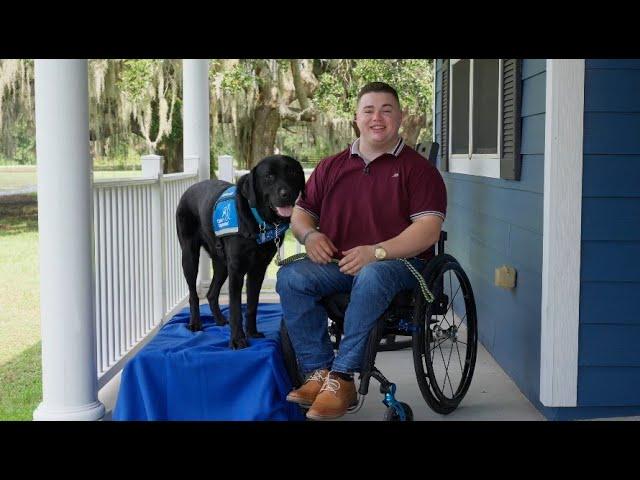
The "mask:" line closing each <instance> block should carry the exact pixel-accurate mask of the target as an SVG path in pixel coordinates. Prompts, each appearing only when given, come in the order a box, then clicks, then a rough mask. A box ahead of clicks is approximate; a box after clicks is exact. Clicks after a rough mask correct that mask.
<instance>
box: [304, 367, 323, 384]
mask: <svg viewBox="0 0 640 480" xmlns="http://www.w3.org/2000/svg"><path fill="white" fill-rule="evenodd" d="M324 379H325V376H324V375H322V371H321V370H316V371H315V372H313V374H312V375H311V376H310V377H309V378H308V379H307V382H310V381H311V380H315V381H316V382H320V383H324ZM305 383H306V382H305Z"/></svg>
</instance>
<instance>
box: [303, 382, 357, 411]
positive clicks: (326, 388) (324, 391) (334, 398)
mask: <svg viewBox="0 0 640 480" xmlns="http://www.w3.org/2000/svg"><path fill="white" fill-rule="evenodd" d="M357 403H358V394H357V392H356V383H355V381H353V382H349V381H347V380H343V379H342V378H340V377H339V376H337V375H336V374H335V373H333V372H331V373H330V374H329V375H327V378H326V380H325V381H324V384H323V385H322V388H321V389H320V393H319V394H318V396H317V397H316V399H315V401H314V402H313V405H311V408H310V409H309V411H308V412H307V418H310V419H312V420H330V419H333V418H339V417H341V416H343V415H344V414H345V413H347V409H348V408H349V407H352V406H354V405H356V404H357Z"/></svg>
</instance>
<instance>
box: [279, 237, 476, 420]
mask: <svg viewBox="0 0 640 480" xmlns="http://www.w3.org/2000/svg"><path fill="white" fill-rule="evenodd" d="M446 239H447V232H445V231H442V232H441V233H440V239H439V240H438V243H437V249H436V255H435V256H434V257H433V258H432V259H431V260H429V262H428V263H427V265H426V267H425V269H424V270H423V272H422V274H423V277H424V278H425V281H426V282H427V285H428V287H429V289H430V290H431V292H432V293H434V295H435V297H436V298H435V300H434V302H433V303H432V304H430V305H427V304H426V302H425V300H424V297H423V296H422V293H421V291H420V289H419V288H418V287H416V288H415V289H414V290H413V292H411V294H412V297H411V298H412V301H411V303H410V304H409V305H400V306H396V305H394V302H392V304H391V305H390V306H389V308H387V310H386V311H385V312H384V313H383V314H382V315H381V316H380V317H379V318H378V321H377V322H376V325H375V327H374V328H373V329H372V331H371V333H370V334H369V337H368V340H367V347H366V350H365V355H364V358H363V365H362V369H361V371H360V374H359V375H360V385H359V388H358V394H359V396H360V401H359V403H358V406H356V407H354V408H352V409H350V410H349V411H348V413H355V412H356V411H357V410H359V409H360V407H361V406H362V403H363V401H364V396H366V395H367V393H368V391H369V383H370V381H371V378H375V379H376V380H377V381H378V382H379V383H380V393H381V394H383V395H384V399H383V403H384V404H385V405H386V406H387V411H386V413H385V420H388V421H410V420H412V419H413V412H412V410H411V407H409V405H407V404H406V403H403V402H399V401H398V400H397V399H396V398H395V392H396V385H395V384H394V383H392V382H390V381H389V380H388V379H387V378H386V377H385V376H384V375H383V374H382V372H381V371H380V370H378V368H377V367H376V366H375V358H376V355H377V352H379V351H385V350H388V349H385V348H384V345H383V344H381V343H380V341H381V340H382V339H383V338H385V337H387V336H389V335H404V336H407V335H409V336H411V337H412V339H411V345H412V349H413V358H414V368H415V370H416V372H415V373H416V378H417V380H418V385H419V387H420V390H421V393H422V395H423V397H424V399H425V401H426V402H427V404H428V405H429V406H430V407H431V408H432V409H433V410H434V411H436V412H437V413H441V414H448V413H451V412H452V411H454V410H455V409H456V408H457V406H458V405H459V403H460V401H462V398H463V397H464V395H465V394H466V392H467V390H468V388H469V385H470V383H471V380H472V378H473V371H474V368H475V360H476V355H477V318H476V309H475V299H474V297H473V291H472V289H471V284H470V282H469V280H468V278H467V276H466V274H465V273H464V270H463V269H462V267H461V266H460V264H459V263H458V261H457V260H456V259H455V258H454V257H452V256H451V255H448V254H445V251H444V244H445V241H446ZM447 271H456V275H460V277H459V280H460V279H462V281H463V282H465V283H466V284H465V286H464V288H465V290H466V291H463V296H464V300H465V310H466V315H465V317H466V319H467V325H466V328H467V330H468V332H467V333H468V334H469V335H468V337H467V354H466V356H465V368H464V369H463V372H462V373H463V378H462V383H461V385H460V387H459V388H458V389H457V390H456V392H453V386H452V385H451V390H452V394H453V398H451V399H449V398H448V397H446V396H445V395H444V394H443V392H442V389H440V388H439V387H436V385H434V381H436V382H437V380H436V379H435V378H434V373H433V368H430V367H429V364H427V372H426V373H425V372H424V366H423V365H422V364H419V361H420V362H422V361H423V358H424V357H423V352H417V351H416V350H422V349H423V347H421V346H423V345H425V342H427V343H429V342H431V341H434V339H433V338H430V336H433V335H434V333H433V331H432V330H431V328H430V325H431V324H432V323H433V320H432V316H436V315H446V312H447V311H448V309H449V307H450V306H451V305H452V303H450V299H449V296H448V295H447V294H446V293H445V285H444V273H445V272H447ZM461 287H462V284H461ZM408 292H410V291H403V292H400V293H399V294H398V296H400V295H404V296H406V295H407V293H408ZM453 297H455V295H453ZM328 298H331V297H327V299H328ZM327 299H323V300H325V302H323V303H324V304H325V309H327V313H328V314H329V315H330V311H331V310H330V309H328V308H327V307H326V300H327ZM394 300H395V299H394ZM343 313H344V312H343ZM427 315H428V317H429V325H424V318H425V316H427ZM330 319H331V320H332V322H333V323H332V325H331V326H329V325H328V328H329V329H330V333H332V334H333V335H335V336H336V339H337V342H336V343H337V344H338V345H339V338H340V337H341V335H342V324H341V321H342V319H335V318H331V317H330ZM406 319H411V320H410V321H409V322H407V321H406ZM454 326H455V321H454ZM450 330H451V327H450ZM469 330H471V331H470V332H469ZM441 331H444V330H442V329H441ZM456 332H457V330H456V331H455V332H453V333H451V332H450V333H449V335H450V336H449V338H453V336H454V335H455V334H456ZM281 342H282V348H283V353H284V357H285V364H286V367H287V370H288V372H289V375H290V377H291V380H292V383H293V385H294V387H296V388H297V387H299V386H300V385H301V384H302V383H303V379H302V376H301V374H300V372H299V370H298V365H297V360H296V358H295V353H294V351H293V347H292V345H291V342H290V340H289V336H288V334H287V331H286V327H285V324H284V322H282V326H281ZM454 342H455V339H454ZM336 348H337V346H336ZM452 348H453V347H452ZM418 357H420V358H418ZM449 382H450V384H451V380H449ZM445 389H446V378H445Z"/></svg>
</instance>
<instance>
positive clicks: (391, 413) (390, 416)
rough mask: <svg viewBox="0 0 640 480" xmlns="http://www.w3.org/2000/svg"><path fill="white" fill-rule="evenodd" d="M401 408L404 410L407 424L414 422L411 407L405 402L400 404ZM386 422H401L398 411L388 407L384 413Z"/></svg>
mask: <svg viewBox="0 0 640 480" xmlns="http://www.w3.org/2000/svg"><path fill="white" fill-rule="evenodd" d="M400 407H401V408H402V409H403V410H404V415H405V417H406V418H405V420H404V421H405V422H413V410H411V407H410V406H409V405H407V404H406V403H404V402H400ZM384 420H385V422H401V421H402V420H400V415H398V412H396V409H395V408H393V407H388V408H387V410H386V411H385V412H384Z"/></svg>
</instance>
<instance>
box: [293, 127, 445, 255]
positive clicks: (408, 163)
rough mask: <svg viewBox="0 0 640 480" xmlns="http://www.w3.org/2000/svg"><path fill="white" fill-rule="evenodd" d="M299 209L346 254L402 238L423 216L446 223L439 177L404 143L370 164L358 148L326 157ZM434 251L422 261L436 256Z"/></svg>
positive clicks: (443, 192)
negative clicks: (443, 220)
mask: <svg viewBox="0 0 640 480" xmlns="http://www.w3.org/2000/svg"><path fill="white" fill-rule="evenodd" d="M305 195H306V199H305V200H302V199H299V200H298V202H297V204H296V208H301V209H303V210H304V211H306V212H307V213H309V214H310V215H312V216H313V217H314V218H315V219H316V220H317V221H318V222H319V227H320V231H321V232H323V233H324V234H325V235H327V236H328V237H329V238H330V239H331V241H332V242H333V243H334V244H335V246H336V247H337V248H338V253H337V254H336V255H335V256H336V258H342V257H343V256H344V255H343V254H342V252H343V251H345V250H348V249H350V248H353V247H357V246H359V245H375V244H377V243H380V242H384V241H385V240H389V239H390V238H393V237H395V236H397V235H399V234H400V233H401V232H402V231H403V230H405V229H406V228H407V227H408V226H409V225H411V223H412V221H414V220H415V219H417V218H419V217H422V216H424V215H438V216H439V217H442V218H443V219H444V218H445V215H446V207H447V192H446V188H445V185H444V181H443V180H442V176H441V175H440V172H439V171H438V170H437V169H436V168H435V167H434V166H433V165H432V164H431V162H429V161H428V160H427V159H426V158H424V157H423V156H421V155H420V154H419V153H418V152H416V151H415V150H414V149H412V148H411V147H409V146H408V145H405V144H404V142H403V141H402V139H400V141H399V142H398V144H396V146H395V147H394V148H393V149H392V151H391V152H389V153H385V154H383V155H381V156H379V157H378V158H376V159H375V160H373V161H372V162H370V163H369V164H368V165H367V164H366V162H365V161H364V159H363V158H362V157H360V155H359V151H358V148H357V144H355V145H352V146H351V147H350V148H347V149H346V150H344V151H342V152H340V153H338V154H337V155H334V156H332V157H328V158H325V159H324V160H322V161H321V162H320V163H319V164H318V166H317V167H316V168H315V170H314V171H313V173H312V174H311V176H310V177H309V180H308V181H307V184H306V188H305ZM433 250H434V249H433V247H432V248H430V249H428V250H426V251H424V252H422V253H421V254H419V255H418V256H419V257H420V258H424V259H427V260H428V259H429V258H431V257H432V256H433V253H434V252H433Z"/></svg>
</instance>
